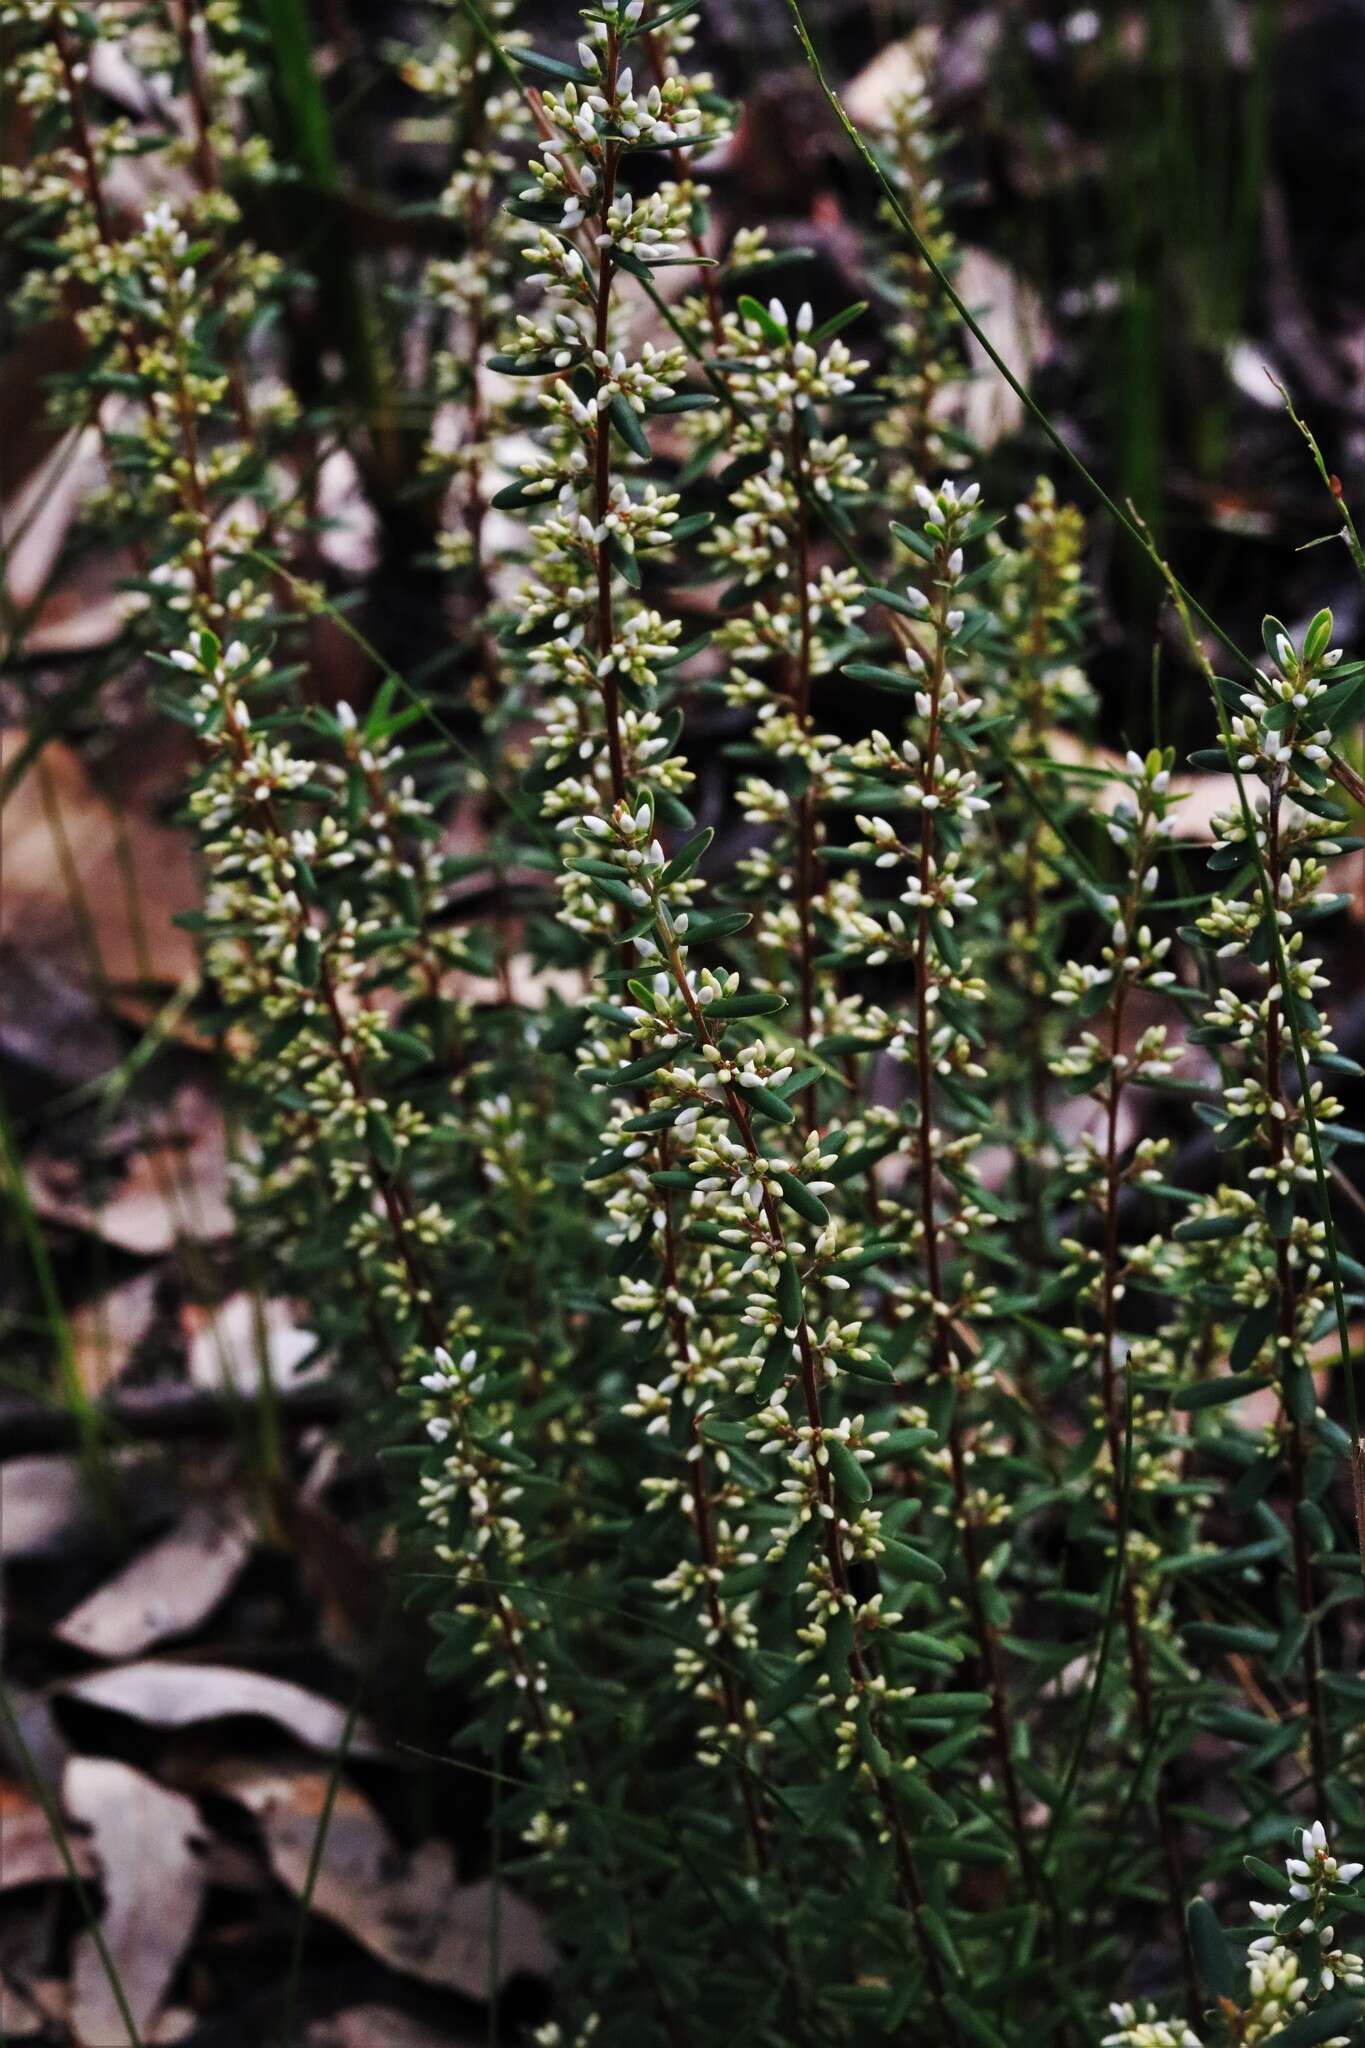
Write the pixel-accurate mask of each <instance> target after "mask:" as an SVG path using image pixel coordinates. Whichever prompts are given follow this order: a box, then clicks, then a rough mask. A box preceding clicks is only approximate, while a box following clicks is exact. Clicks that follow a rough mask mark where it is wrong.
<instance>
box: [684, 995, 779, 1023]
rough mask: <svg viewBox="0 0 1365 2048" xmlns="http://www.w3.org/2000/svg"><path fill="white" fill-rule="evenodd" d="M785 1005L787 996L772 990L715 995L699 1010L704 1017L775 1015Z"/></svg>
mask: <svg viewBox="0 0 1365 2048" xmlns="http://www.w3.org/2000/svg"><path fill="white" fill-rule="evenodd" d="M786 1007H787V998H786V997H785V996H780V995H778V994H777V992H776V991H775V990H774V992H773V993H772V994H771V995H751V996H717V997H716V999H715V1001H714V1002H713V1003H703V1004H702V1006H701V1010H702V1015H703V1016H704V1017H775V1016H776V1015H777V1013H778V1011H779V1010H785V1009H786Z"/></svg>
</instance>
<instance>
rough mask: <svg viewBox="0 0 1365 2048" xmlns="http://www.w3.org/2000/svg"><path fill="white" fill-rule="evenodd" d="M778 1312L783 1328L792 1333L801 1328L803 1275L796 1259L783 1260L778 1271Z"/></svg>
mask: <svg viewBox="0 0 1365 2048" xmlns="http://www.w3.org/2000/svg"><path fill="white" fill-rule="evenodd" d="M777 1312H778V1314H779V1315H780V1316H781V1318H782V1327H783V1329H784V1330H786V1331H788V1332H791V1331H793V1330H797V1329H799V1328H800V1326H801V1275H800V1273H799V1272H798V1271H797V1269H796V1261H795V1259H783V1261H782V1263H781V1265H780V1266H779V1267H778V1269H777Z"/></svg>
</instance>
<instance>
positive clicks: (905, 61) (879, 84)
mask: <svg viewBox="0 0 1365 2048" xmlns="http://www.w3.org/2000/svg"><path fill="white" fill-rule="evenodd" d="M937 41H938V38H937V37H936V36H924V35H918V36H902V38H901V39H900V41H899V42H895V43H888V44H887V46H886V48H885V49H884V50H879V51H878V52H877V54H876V56H875V57H874V58H873V59H872V62H871V63H870V64H868V65H865V66H864V68H863V69H862V70H861V71H860V72H859V73H858V75H857V77H856V78H855V79H853V80H852V82H851V83H850V84H849V85H847V86H845V88H844V90H843V92H842V93H841V94H840V95H839V97H840V98H841V99H842V101H843V103H844V106H845V108H846V110H847V111H848V113H849V114H851V115H852V117H853V119H854V120H855V121H856V122H857V124H858V126H859V127H860V128H886V127H887V126H888V125H889V122H890V114H891V107H892V104H893V102H894V101H895V100H896V99H897V98H898V97H899V96H900V95H901V94H902V93H904V92H906V91H908V90H909V89H910V88H912V87H915V86H918V85H919V84H920V82H921V81H922V79H923V78H924V75H925V71H926V68H927V67H932V64H933V61H934V54H935V49H936V46H937Z"/></svg>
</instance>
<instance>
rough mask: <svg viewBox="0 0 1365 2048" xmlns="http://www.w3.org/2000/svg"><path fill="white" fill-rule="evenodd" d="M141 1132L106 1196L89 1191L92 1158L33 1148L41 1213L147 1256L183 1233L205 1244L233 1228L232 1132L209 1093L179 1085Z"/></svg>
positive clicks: (33, 1185)
mask: <svg viewBox="0 0 1365 2048" xmlns="http://www.w3.org/2000/svg"><path fill="white" fill-rule="evenodd" d="M139 1139H140V1142H139V1143H138V1144H137V1145H135V1146H134V1147H132V1149H131V1150H129V1151H128V1152H127V1155H126V1159H125V1161H124V1168H123V1178H122V1180H121V1181H120V1182H119V1183H118V1185H117V1186H116V1187H115V1188H114V1190H113V1192H112V1193H111V1194H110V1195H108V1196H107V1197H106V1199H105V1200H104V1201H102V1202H95V1201H93V1200H91V1199H90V1197H89V1194H88V1192H87V1188H88V1180H87V1173H88V1169H89V1167H90V1164H91V1162H90V1160H89V1159H88V1158H87V1159H81V1160H75V1159H71V1158H69V1157H67V1156H66V1155H63V1154H58V1153H55V1152H44V1151H35V1152H34V1153H32V1154H31V1155H30V1157H29V1160H28V1182H29V1192H30V1193H31V1195H32V1197H33V1205H34V1207H35V1209H36V1210H37V1211H38V1214H39V1215H40V1216H41V1217H43V1218H44V1220H45V1221H47V1222H49V1223H66V1224H69V1225H71V1226H72V1227H73V1228H75V1229H78V1230H88V1231H91V1232H93V1233H94V1235H96V1236H97V1237H102V1238H103V1239H104V1241H105V1243H106V1244H112V1245H117V1246H118V1247H119V1249H120V1250H121V1251H126V1252H134V1253H136V1254H138V1255H139V1256H140V1257H143V1258H153V1257H155V1256H156V1255H157V1254H159V1253H161V1252H168V1251H170V1250H171V1249H172V1248H173V1247H174V1246H175V1245H176V1244H178V1243H180V1242H181V1241H182V1240H186V1239H187V1240H189V1241H190V1242H192V1243H196V1244H202V1243H208V1242H210V1241H211V1240H213V1239H215V1238H220V1237H227V1236H228V1235H230V1233H231V1231H232V1227H233V1217H232V1210H231V1208H230V1206H229V1203H228V1174H227V1135H226V1132H225V1130H224V1127H223V1119H222V1114H221V1112H220V1110H219V1108H218V1107H217V1105H216V1104H215V1103H214V1102H213V1101H211V1099H210V1098H209V1096H208V1095H207V1094H206V1093H204V1092H203V1091H202V1090H200V1089H198V1088H190V1087H186V1088H181V1089H178V1090H177V1092H176V1094H175V1096H174V1097H173V1099H172V1100H171V1101H170V1102H169V1103H168V1104H166V1105H164V1106H162V1107H157V1108H149V1109H148V1110H147V1111H146V1114H145V1116H144V1118H143V1120H142V1126H141V1130H140V1132H139Z"/></svg>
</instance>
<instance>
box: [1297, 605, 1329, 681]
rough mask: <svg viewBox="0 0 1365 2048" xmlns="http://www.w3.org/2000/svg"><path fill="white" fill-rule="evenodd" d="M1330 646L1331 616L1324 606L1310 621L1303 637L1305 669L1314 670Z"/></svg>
mask: <svg viewBox="0 0 1365 2048" xmlns="http://www.w3.org/2000/svg"><path fill="white" fill-rule="evenodd" d="M1331 644H1332V614H1331V612H1330V611H1329V610H1328V609H1327V607H1326V606H1325V605H1324V606H1323V609H1322V610H1321V611H1320V612H1318V613H1317V615H1316V616H1315V617H1314V618H1313V619H1312V620H1311V621H1310V623H1309V627H1308V631H1307V632H1306V633H1305V634H1304V636H1303V659H1304V666H1305V667H1306V668H1314V667H1316V665H1317V664H1318V662H1320V661H1321V659H1322V657H1323V655H1324V654H1326V652H1327V650H1328V648H1329V647H1330V646H1331Z"/></svg>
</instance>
